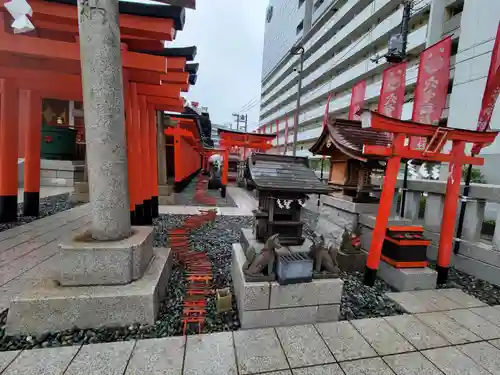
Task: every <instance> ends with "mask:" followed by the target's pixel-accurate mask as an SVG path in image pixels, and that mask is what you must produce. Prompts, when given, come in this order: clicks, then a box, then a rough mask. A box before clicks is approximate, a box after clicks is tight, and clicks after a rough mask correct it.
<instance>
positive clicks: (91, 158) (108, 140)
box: [78, 0, 131, 241]
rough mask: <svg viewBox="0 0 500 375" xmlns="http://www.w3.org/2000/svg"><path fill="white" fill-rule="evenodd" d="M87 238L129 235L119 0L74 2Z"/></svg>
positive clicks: (117, 237) (118, 238)
mask: <svg viewBox="0 0 500 375" xmlns="http://www.w3.org/2000/svg"><path fill="white" fill-rule="evenodd" d="M78 23H79V31H80V55H81V65H82V87H83V99H84V100H83V103H84V104H83V105H84V113H85V133H86V156H87V165H88V179H89V193H90V203H91V204H92V227H91V234H92V238H93V239H95V240H100V241H110V240H120V239H124V238H127V237H129V236H130V234H131V227H130V213H129V195H128V185H127V179H128V171H127V150H126V143H125V116H124V105H123V104H124V103H123V102H124V101H123V76H122V61H121V51H120V26H119V12H118V0H107V1H99V0H79V1H78Z"/></svg>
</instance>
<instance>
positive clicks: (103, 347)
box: [64, 341, 135, 375]
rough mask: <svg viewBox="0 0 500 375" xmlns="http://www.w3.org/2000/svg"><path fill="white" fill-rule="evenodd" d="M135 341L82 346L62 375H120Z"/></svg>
mask: <svg viewBox="0 0 500 375" xmlns="http://www.w3.org/2000/svg"><path fill="white" fill-rule="evenodd" d="M134 345H135V341H123V342H112V343H104V344H92V345H84V346H82V349H81V350H80V351H79V352H78V354H77V355H76V357H75V359H74V360H73V362H71V364H70V365H69V367H68V370H67V371H66V372H65V373H64V375H103V374H105V375H122V374H123V372H124V371H125V367H126V366H127V363H128V360H129V358H130V355H131V354H132V350H133V349H134Z"/></svg>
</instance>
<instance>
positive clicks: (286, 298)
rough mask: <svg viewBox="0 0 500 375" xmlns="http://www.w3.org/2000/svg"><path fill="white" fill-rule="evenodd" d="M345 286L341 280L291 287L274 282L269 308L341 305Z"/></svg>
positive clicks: (322, 280)
mask: <svg viewBox="0 0 500 375" xmlns="http://www.w3.org/2000/svg"><path fill="white" fill-rule="evenodd" d="M343 286H344V282H343V281H342V280H341V279H321V280H313V281H311V282H310V283H301V284H290V285H280V284H278V283H277V282H275V281H273V282H271V299H270V303H269V306H270V308H271V309H273V308H283V307H298V306H315V305H329V304H339V303H340V300H341V297H342V288H343Z"/></svg>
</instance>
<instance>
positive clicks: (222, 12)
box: [139, 0, 268, 125]
mask: <svg viewBox="0 0 500 375" xmlns="http://www.w3.org/2000/svg"><path fill="white" fill-rule="evenodd" d="M139 1H140V0H139ZM140 2H147V1H140ZM196 2H197V4H196V5H197V9H196V10H189V9H187V10H186V24H185V27H184V30H183V31H180V32H178V33H177V38H176V40H175V41H174V42H173V44H171V46H175V47H183V46H192V45H196V46H197V47H198V55H197V56H196V62H199V63H200V69H199V70H198V81H197V83H196V85H195V86H192V87H191V89H190V91H189V93H187V98H188V99H189V100H192V101H198V102H200V105H201V106H206V107H208V110H209V113H210V119H211V120H212V122H213V123H216V124H224V123H229V122H231V119H232V116H231V114H232V113H233V112H237V111H239V110H241V109H243V106H244V105H245V104H247V103H248V102H249V101H251V100H253V102H256V105H254V106H253V108H251V109H249V110H248V120H249V125H250V124H256V123H257V122H258V119H259V102H258V99H259V98H260V79H261V67H262V47H263V42H264V24H265V11H266V7H267V4H268V0H197V1H196ZM247 107H248V106H247Z"/></svg>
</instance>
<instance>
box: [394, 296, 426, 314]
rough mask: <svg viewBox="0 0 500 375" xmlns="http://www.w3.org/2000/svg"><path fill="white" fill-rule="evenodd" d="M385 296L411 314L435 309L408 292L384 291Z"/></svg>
mask: <svg viewBox="0 0 500 375" xmlns="http://www.w3.org/2000/svg"><path fill="white" fill-rule="evenodd" d="M386 296H387V297H389V298H390V299H392V300H393V301H394V302H396V303H397V304H399V305H400V306H401V307H402V308H403V309H405V310H406V311H407V312H409V313H411V314H417V313H424V312H431V311H435V310H432V308H431V307H430V306H428V305H426V304H425V303H423V302H422V301H420V300H419V299H418V298H417V297H415V296H414V295H413V294H411V293H410V292H400V293H386Z"/></svg>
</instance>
